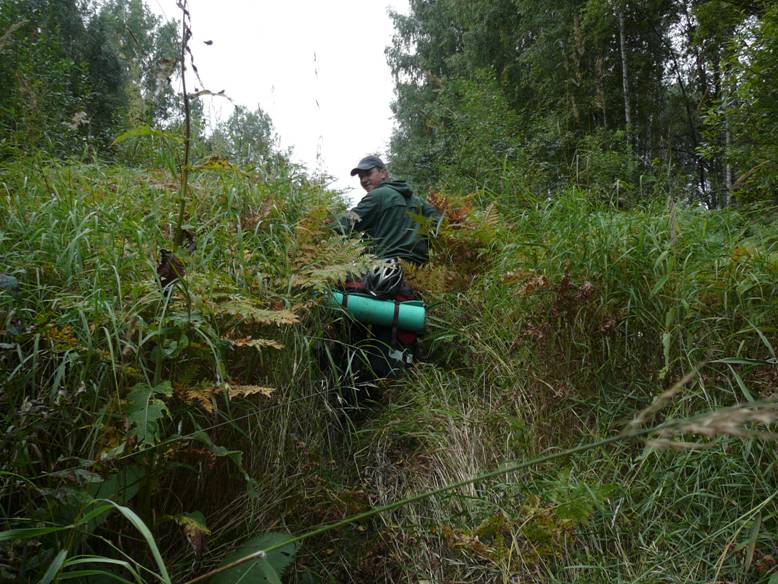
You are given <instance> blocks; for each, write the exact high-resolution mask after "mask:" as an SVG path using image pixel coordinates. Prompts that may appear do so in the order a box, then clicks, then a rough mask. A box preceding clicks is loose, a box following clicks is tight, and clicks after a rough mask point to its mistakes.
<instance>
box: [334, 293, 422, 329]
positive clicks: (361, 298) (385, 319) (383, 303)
mask: <svg viewBox="0 0 778 584" xmlns="http://www.w3.org/2000/svg"><path fill="white" fill-rule="evenodd" d="M330 304H332V305H333V306H340V307H342V308H344V309H345V310H346V312H348V313H349V314H351V315H352V316H353V317H354V318H356V319H357V320H358V321H359V322H364V323H368V324H377V325H381V326H392V325H393V324H394V322H395V316H396V318H397V328H400V329H402V330H406V331H413V332H415V333H420V332H421V331H423V330H424V318H425V316H426V314H425V310H424V303H423V302H422V301H420V300H406V301H405V302H395V301H394V300H379V299H378V298H373V297H372V296H368V295H367V294H360V293H354V292H349V293H347V294H346V295H345V299H344V294H343V292H340V291H338V290H335V291H333V292H332V293H331V294H330Z"/></svg>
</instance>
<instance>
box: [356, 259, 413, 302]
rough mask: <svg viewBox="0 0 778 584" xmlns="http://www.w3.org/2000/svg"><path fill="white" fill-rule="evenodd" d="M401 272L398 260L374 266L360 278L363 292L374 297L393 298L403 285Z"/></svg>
mask: <svg viewBox="0 0 778 584" xmlns="http://www.w3.org/2000/svg"><path fill="white" fill-rule="evenodd" d="M404 276H405V274H404V273H403V269H402V267H400V263H399V262H396V261H394V262H387V263H386V264H382V265H380V266H376V267H375V268H373V269H372V270H371V271H370V272H368V273H367V274H365V277H364V278H362V284H363V285H364V287H365V292H367V293H368V294H370V295H371V296H375V297H376V298H394V297H395V296H396V295H397V294H398V293H399V292H400V290H401V289H402V287H403V278H404Z"/></svg>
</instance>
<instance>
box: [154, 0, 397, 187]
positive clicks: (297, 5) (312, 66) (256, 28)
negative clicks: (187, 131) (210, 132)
mask: <svg viewBox="0 0 778 584" xmlns="http://www.w3.org/2000/svg"><path fill="white" fill-rule="evenodd" d="M146 1H147V3H148V5H149V7H150V8H151V9H152V10H153V11H154V12H156V13H158V14H161V15H162V16H165V17H167V18H180V14H179V10H178V9H177V8H176V5H175V0H146ZM389 8H391V9H393V10H395V11H398V12H402V13H404V14H407V12H408V0H332V1H329V2H325V1H321V0H221V1H220V2H215V1H214V0H190V1H189V9H190V13H191V15H192V31H193V35H194V36H193V40H192V41H191V43H190V46H191V48H192V51H193V53H194V57H195V64H196V65H197V68H198V70H199V72H200V77H201V78H202V80H203V83H204V84H205V86H206V89H210V90H211V91H220V90H222V89H224V90H225V92H226V93H227V95H229V96H230V97H231V98H232V99H233V100H234V102H235V103H237V104H240V105H245V106H246V107H248V108H249V109H250V110H253V109H254V108H255V107H256V106H257V105H259V106H260V107H262V109H263V110H264V111H266V112H267V113H268V114H270V117H271V118H272V120H273V124H274V126H275V129H276V132H277V133H278V135H279V136H280V139H281V146H282V147H292V148H293V149H294V154H293V159H294V160H296V161H298V162H301V163H303V164H304V165H305V166H306V167H307V168H308V169H309V171H311V172H317V173H322V172H323V173H326V174H330V175H332V176H333V177H334V178H335V182H334V186H335V187H337V188H344V189H353V191H352V192H351V193H350V197H351V198H352V199H354V198H357V199H358V198H359V197H360V196H361V194H362V192H361V189H360V188H359V184H358V182H357V179H356V178H352V177H350V176H349V171H350V170H351V168H353V167H354V166H355V165H356V163H357V162H358V161H359V159H360V158H362V157H363V156H365V155H366V154H369V153H375V152H378V153H380V154H383V153H385V152H386V150H387V148H388V143H389V137H390V135H391V131H392V119H391V116H392V113H391V110H390V103H391V101H392V99H393V85H392V78H391V73H390V71H389V67H388V65H387V64H386V57H385V55H384V49H385V48H386V47H387V46H388V45H389V44H390V43H391V38H392V33H393V28H392V22H391V19H390V18H389V16H388V9H389ZM206 40H210V41H213V44H212V45H211V46H206V45H205V44H204V42H203V41H206ZM204 105H205V109H206V115H207V116H209V117H211V118H212V119H215V118H226V117H228V116H229V114H230V113H231V111H232V106H231V104H230V103H229V102H228V101H227V100H224V99H206V100H205V101H204Z"/></svg>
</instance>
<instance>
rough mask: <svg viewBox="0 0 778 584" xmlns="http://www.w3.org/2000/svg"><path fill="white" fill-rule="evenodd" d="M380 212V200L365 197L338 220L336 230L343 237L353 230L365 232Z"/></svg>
mask: <svg viewBox="0 0 778 584" xmlns="http://www.w3.org/2000/svg"><path fill="white" fill-rule="evenodd" d="M380 210H381V200H380V199H379V198H378V197H373V196H370V195H365V196H364V197H362V200H361V201H359V204H357V206H356V207H354V208H353V209H351V211H349V212H348V213H346V214H345V215H343V217H341V218H340V219H339V220H338V224H337V230H338V231H339V232H340V233H342V234H344V235H349V234H350V233H351V232H352V231H354V230H355V229H356V230H357V231H366V230H368V229H370V228H371V227H372V226H373V224H374V223H375V220H376V217H377V216H378V215H379V213H380Z"/></svg>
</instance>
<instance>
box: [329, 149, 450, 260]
mask: <svg viewBox="0 0 778 584" xmlns="http://www.w3.org/2000/svg"><path fill="white" fill-rule="evenodd" d="M355 175H359V183H360V184H361V185H362V188H363V189H365V191H366V192H367V194H366V195H365V196H364V197H363V198H362V200H361V201H359V204H358V205H357V206H356V207H354V208H353V209H352V210H351V211H350V212H349V213H348V214H347V215H345V216H344V217H342V218H341V219H340V221H339V224H338V227H339V228H340V229H339V230H340V231H341V233H343V234H349V233H350V232H351V231H352V230H354V229H356V230H357V231H361V232H363V233H366V234H367V235H368V236H369V237H370V239H371V241H372V246H373V250H372V251H373V253H375V254H376V255H377V256H378V257H379V258H382V259H391V258H400V259H403V260H407V261H409V262H412V263H414V264H417V265H419V264H423V263H424V262H426V261H427V259H428V254H429V247H428V245H427V240H426V239H425V237H424V236H423V235H422V234H421V224H420V223H419V217H424V218H426V219H430V220H431V222H432V225H434V226H437V224H438V223H439V222H440V219H441V216H440V213H438V211H437V209H435V207H433V206H432V205H430V204H429V203H427V202H426V201H424V200H423V199H421V198H420V197H419V196H417V195H415V194H414V193H413V191H411V189H410V187H409V186H408V184H407V183H406V182H405V181H401V180H392V179H391V177H390V176H389V171H388V170H387V168H386V165H385V164H384V163H383V161H382V160H381V159H380V158H378V156H366V157H364V158H363V159H362V160H360V161H359V164H357V166H356V167H354V168H353V169H352V170H351V176H355ZM414 216H415V217H414Z"/></svg>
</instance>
